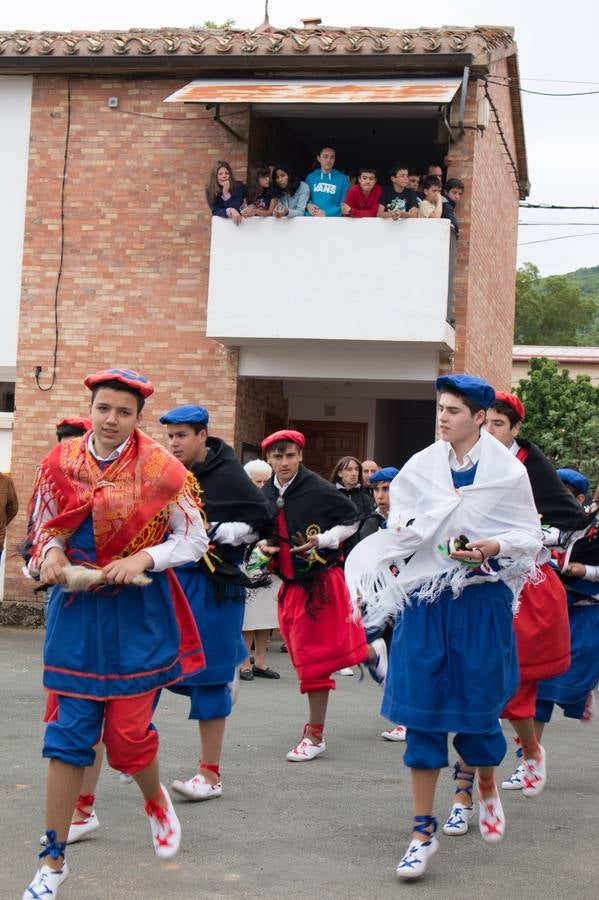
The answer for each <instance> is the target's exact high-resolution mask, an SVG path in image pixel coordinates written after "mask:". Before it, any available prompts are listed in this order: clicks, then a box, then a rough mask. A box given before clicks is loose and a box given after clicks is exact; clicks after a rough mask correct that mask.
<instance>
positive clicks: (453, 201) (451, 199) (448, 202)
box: [441, 178, 464, 237]
mask: <svg viewBox="0 0 599 900" xmlns="http://www.w3.org/2000/svg"><path fill="white" fill-rule="evenodd" d="M463 196H464V182H463V181H460V179H459V178H449V179H448V181H447V183H446V184H445V192H444V194H443V196H442V201H443V211H442V213H441V218H442V219H449V221H450V222H451V224H452V225H453V227H454V229H455V233H456V237H457V236H458V235H459V233H460V224H459V222H458V218H457V216H456V214H455V208H456V206H457V204H458V203H459V202H460V200H461V199H462V197H463Z"/></svg>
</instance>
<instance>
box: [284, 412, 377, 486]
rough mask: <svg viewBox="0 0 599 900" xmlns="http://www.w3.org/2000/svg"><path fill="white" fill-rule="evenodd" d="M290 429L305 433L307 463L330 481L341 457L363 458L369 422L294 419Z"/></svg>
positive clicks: (305, 461)
mask: <svg viewBox="0 0 599 900" xmlns="http://www.w3.org/2000/svg"><path fill="white" fill-rule="evenodd" d="M289 427H290V428H295V429H296V430H297V431H301V432H302V434H304V435H305V436H306V447H305V450H304V463H305V465H306V466H307V467H308V468H309V469H312V470H313V471H314V472H317V473H318V474H319V475H321V476H322V477H323V478H326V479H327V481H328V479H329V477H330V474H331V472H332V470H333V469H334V467H335V464H336V463H337V461H338V460H339V459H340V458H341V457H342V456H355V457H357V459H360V460H362V459H364V455H365V453H366V438H367V434H368V425H367V424H366V422H315V421H307V420H297V419H296V420H294V421H293V422H290V424H289Z"/></svg>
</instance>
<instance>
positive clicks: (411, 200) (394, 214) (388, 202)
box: [378, 163, 418, 221]
mask: <svg viewBox="0 0 599 900" xmlns="http://www.w3.org/2000/svg"><path fill="white" fill-rule="evenodd" d="M389 178H390V179H391V184H390V185H389V186H388V187H386V188H385V190H384V191H383V192H382V196H381V199H380V201H379V207H378V216H379V218H381V219H393V220H394V221H396V220H397V219H412V218H414V216H416V215H417V212H418V198H417V196H416V191H414V190H412V189H411V188H410V187H408V181H409V175H408V167H407V166H406V165H404V164H403V163H395V165H393V166H392V167H391V169H390V170H389Z"/></svg>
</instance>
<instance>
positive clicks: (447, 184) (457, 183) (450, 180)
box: [445, 178, 464, 192]
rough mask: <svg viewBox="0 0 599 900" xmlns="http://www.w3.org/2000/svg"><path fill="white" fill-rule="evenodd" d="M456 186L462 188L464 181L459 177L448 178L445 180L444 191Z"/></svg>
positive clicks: (461, 189)
mask: <svg viewBox="0 0 599 900" xmlns="http://www.w3.org/2000/svg"><path fill="white" fill-rule="evenodd" d="M455 188H457V189H458V190H460V191H463V190H464V182H463V181H460V179H459V178H448V179H447V181H446V182H445V191H446V192H447V191H451V190H454V189H455Z"/></svg>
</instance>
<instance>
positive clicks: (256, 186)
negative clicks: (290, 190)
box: [248, 165, 270, 203]
mask: <svg viewBox="0 0 599 900" xmlns="http://www.w3.org/2000/svg"><path fill="white" fill-rule="evenodd" d="M260 178H270V169H269V167H268V166H266V165H260V166H254V167H253V168H252V169H250V177H249V181H248V202H249V203H253V202H254V200H257V199H258V197H259V196H260V195H261V194H262V192H263V191H264V190H268V188H266V189H265V188H263V187H262V186H261V185H260V182H259V179H260Z"/></svg>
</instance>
